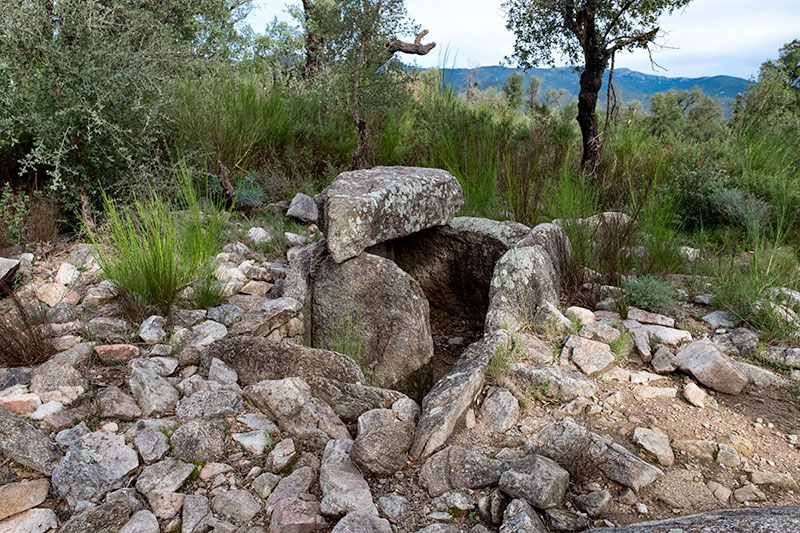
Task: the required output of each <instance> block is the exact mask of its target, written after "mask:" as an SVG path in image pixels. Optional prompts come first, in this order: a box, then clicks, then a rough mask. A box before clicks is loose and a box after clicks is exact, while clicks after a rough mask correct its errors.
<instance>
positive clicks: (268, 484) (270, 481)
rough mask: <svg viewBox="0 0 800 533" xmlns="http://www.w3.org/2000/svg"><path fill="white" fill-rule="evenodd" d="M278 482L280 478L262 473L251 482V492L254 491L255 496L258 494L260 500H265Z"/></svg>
mask: <svg viewBox="0 0 800 533" xmlns="http://www.w3.org/2000/svg"><path fill="white" fill-rule="evenodd" d="M280 480H281V476H278V475H276V474H271V473H269V472H264V473H263V474H261V475H260V476H258V477H257V478H255V479H254V480H253V490H254V491H256V494H258V495H259V496H260V497H261V499H262V500H266V499H267V498H269V495H270V494H271V493H272V491H273V490H274V489H275V487H276V486H277V485H278V482H279V481H280Z"/></svg>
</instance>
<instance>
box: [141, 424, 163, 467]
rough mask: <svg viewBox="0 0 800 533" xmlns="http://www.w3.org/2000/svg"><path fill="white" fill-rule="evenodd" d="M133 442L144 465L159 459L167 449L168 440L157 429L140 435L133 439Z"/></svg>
mask: <svg viewBox="0 0 800 533" xmlns="http://www.w3.org/2000/svg"><path fill="white" fill-rule="evenodd" d="M133 442H134V444H135V446H136V449H137V450H139V455H141V456H142V460H143V461H144V462H145V463H152V462H153V461H157V460H159V459H161V458H162V457H163V456H164V454H165V453H167V450H168V449H169V439H168V438H167V436H166V435H165V434H164V432H163V431H160V430H158V429H152V430H150V431H145V432H143V433H140V434H139V435H137V436H136V438H135V439H133Z"/></svg>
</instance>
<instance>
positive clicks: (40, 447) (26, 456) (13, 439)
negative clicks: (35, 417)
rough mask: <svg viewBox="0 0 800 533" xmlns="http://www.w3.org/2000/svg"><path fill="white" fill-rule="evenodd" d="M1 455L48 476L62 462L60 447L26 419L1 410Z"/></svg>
mask: <svg viewBox="0 0 800 533" xmlns="http://www.w3.org/2000/svg"><path fill="white" fill-rule="evenodd" d="M0 453H2V454H3V455H5V456H6V457H9V458H11V459H13V460H14V461H16V462H18V463H20V464H21V465H24V466H27V467H28V468H32V469H33V470H35V471H37V472H41V473H42V474H44V475H46V476H50V475H52V474H53V470H54V469H55V468H56V466H57V465H58V463H59V461H61V457H62V454H61V452H60V451H59V449H58V446H56V444H55V443H54V442H53V441H51V440H50V438H49V437H48V436H47V435H46V434H45V433H44V432H43V431H41V430H39V429H37V428H35V427H34V426H33V425H31V424H30V423H29V422H28V421H26V420H25V419H24V418H22V417H20V416H18V415H15V414H12V413H9V412H8V411H5V410H4V409H0Z"/></svg>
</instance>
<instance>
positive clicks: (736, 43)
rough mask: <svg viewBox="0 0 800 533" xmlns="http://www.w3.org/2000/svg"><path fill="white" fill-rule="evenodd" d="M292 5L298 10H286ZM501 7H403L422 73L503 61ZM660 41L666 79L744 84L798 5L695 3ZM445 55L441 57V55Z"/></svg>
mask: <svg viewBox="0 0 800 533" xmlns="http://www.w3.org/2000/svg"><path fill="white" fill-rule="evenodd" d="M293 3H299V2H293ZM501 3H502V2H501V1H500V0H494V1H492V0H406V7H407V9H408V13H409V15H410V16H411V17H412V18H414V19H415V20H416V21H417V22H418V23H419V24H420V25H421V26H422V27H423V28H427V29H429V30H430V35H429V38H430V40H433V41H436V42H437V43H438V46H437V47H436V49H435V50H434V51H433V52H431V54H429V55H428V56H426V57H422V58H417V62H418V63H419V64H420V65H422V66H442V65H444V66H448V67H450V66H457V67H474V66H478V65H497V64H498V63H500V62H501V61H502V60H503V58H504V57H505V56H507V55H510V54H511V52H512V50H513V46H514V37H513V36H512V35H511V33H510V32H509V31H508V30H506V28H505V14H504V13H503V11H502V9H501V7H500V6H501ZM256 4H257V5H258V7H260V8H261V9H259V10H257V11H256V12H255V13H254V14H253V15H251V17H250V19H249V21H250V23H251V25H252V26H253V28H254V29H255V30H256V31H263V29H264V26H265V24H266V22H267V21H269V20H271V19H272V17H274V16H276V15H277V16H279V18H283V19H288V15H286V14H285V8H284V4H283V3H279V2H276V1H274V0H270V1H269V2H266V1H264V0H260V1H256ZM660 27H661V29H662V30H664V32H665V33H664V35H663V36H662V38H661V39H660V41H659V42H660V44H663V45H665V48H662V49H660V50H658V51H656V53H655V55H654V59H655V60H656V62H657V63H658V64H659V65H661V66H662V67H664V68H665V69H666V72H663V71H659V73H661V74H664V75H667V76H685V77H699V76H713V75H717V74H727V75H731V76H740V77H743V78H749V77H751V76H754V75H756V74H757V73H758V67H759V66H760V65H761V63H763V62H764V61H766V60H767V59H770V58H774V57H776V56H777V51H778V49H779V48H780V47H781V46H782V45H783V44H785V43H787V42H789V41H791V40H792V39H795V38H798V37H800V32H799V31H798V28H800V2H798V0H759V2H757V3H756V2H753V0H695V1H694V2H692V3H691V4H689V6H688V7H686V8H685V9H683V10H681V11H678V12H676V13H673V14H672V15H670V16H664V17H662V19H661V21H660ZM445 52H446V54H445ZM616 64H617V67H627V68H631V69H634V70H639V71H644V72H650V71H651V65H650V60H649V57H648V55H647V53H646V52H644V51H636V52H634V53H628V54H622V55H620V56H619V57H618V58H617V62H616Z"/></svg>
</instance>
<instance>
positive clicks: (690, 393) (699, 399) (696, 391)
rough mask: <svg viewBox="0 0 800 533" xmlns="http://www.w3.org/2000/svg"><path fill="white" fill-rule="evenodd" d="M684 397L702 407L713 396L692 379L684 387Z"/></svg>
mask: <svg viewBox="0 0 800 533" xmlns="http://www.w3.org/2000/svg"><path fill="white" fill-rule="evenodd" d="M683 397H684V398H686V401H687V402H689V403H690V404H692V405H694V406H695V407H699V408H700V409H702V408H704V407H705V406H706V402H707V401H709V400H710V399H711V398H710V397H709V395H708V393H707V392H706V391H704V390H703V389H701V388H700V387H698V386H697V384H696V383H694V382H693V381H690V382H689V383H687V384H686V386H684V387H683Z"/></svg>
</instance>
